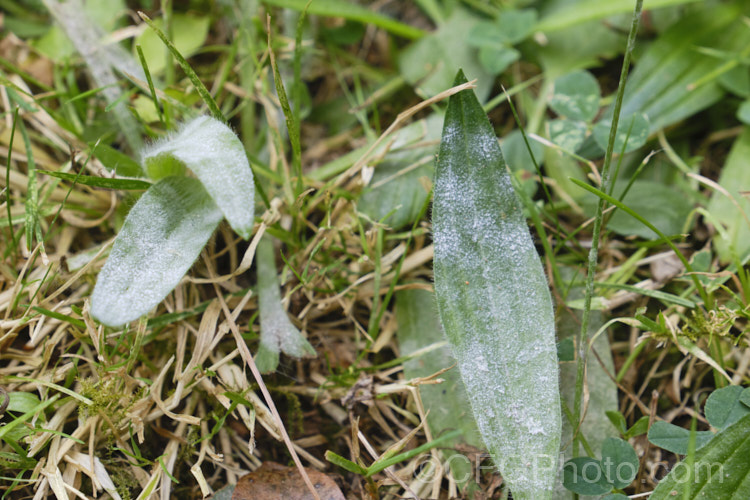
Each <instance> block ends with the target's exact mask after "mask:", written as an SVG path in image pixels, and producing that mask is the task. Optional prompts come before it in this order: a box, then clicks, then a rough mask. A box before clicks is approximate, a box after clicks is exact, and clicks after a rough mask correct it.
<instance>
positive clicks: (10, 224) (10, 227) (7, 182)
mask: <svg viewBox="0 0 750 500" xmlns="http://www.w3.org/2000/svg"><path fill="white" fill-rule="evenodd" d="M16 123H18V106H16V109H15V110H13V125H12V126H11V129H10V142H9V144H8V159H7V160H6V162H5V189H6V190H7V194H6V195H5V208H6V209H7V211H8V230H10V235H11V241H12V243H13V249H14V250H16V252H18V247H17V245H18V242H17V241H16V233H15V232H14V231H13V220H12V216H11V213H10V205H11V203H10V160H11V158H12V156H13V138H14V137H15V136H16Z"/></svg>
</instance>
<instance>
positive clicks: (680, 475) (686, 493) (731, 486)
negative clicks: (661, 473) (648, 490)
mask: <svg viewBox="0 0 750 500" xmlns="http://www.w3.org/2000/svg"><path fill="white" fill-rule="evenodd" d="M673 498H682V499H684V498H688V499H691V500H692V499H702V498H715V499H719V498H720V499H722V500H745V499H747V498H750V415H747V416H745V417H743V418H742V419H741V420H739V421H738V422H736V423H735V424H733V425H731V426H730V427H728V428H726V429H725V430H723V431H721V432H720V433H719V434H717V435H716V437H714V438H713V439H712V440H711V441H709V443H708V444H707V445H705V446H704V447H703V448H701V449H700V450H698V451H697V452H696V453H695V459H694V461H693V463H692V464H690V463H689V462H679V463H678V464H676V465H675V466H674V467H673V468H672V470H671V472H670V473H669V474H668V475H667V477H665V478H664V479H662V480H661V482H660V483H659V485H658V486H657V487H656V489H655V490H654V492H653V493H652V494H651V496H650V497H649V499H650V500H671V499H673Z"/></svg>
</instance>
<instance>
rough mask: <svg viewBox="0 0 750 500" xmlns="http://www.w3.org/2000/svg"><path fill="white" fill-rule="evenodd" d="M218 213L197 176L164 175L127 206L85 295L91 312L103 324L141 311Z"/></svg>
mask: <svg viewBox="0 0 750 500" xmlns="http://www.w3.org/2000/svg"><path fill="white" fill-rule="evenodd" d="M221 219H222V214H221V211H220V210H219V208H218V207H217V206H216V204H215V203H214V202H213V200H212V199H211V197H210V196H209V194H208V193H207V192H206V190H205V189H204V188H203V186H202V185H201V183H200V181H198V180H197V179H193V178H190V177H165V178H164V179H162V180H160V181H159V182H157V183H156V184H154V185H153V186H151V188H150V189H149V190H148V191H146V193H145V194H144V195H143V196H142V197H141V198H140V199H139V200H138V202H137V203H136V204H135V206H134V207H133V208H132V209H131V210H130V213H129V214H128V217H127V219H125V223H124V224H123V226H122V230H121V231H120V234H118V235H117V239H116V240H115V244H114V246H113V247H112V252H111V253H110V255H109V258H108V259H107V262H106V263H105V264H104V267H103V268H102V270H101V272H100V273H99V277H98V280H97V282H96V287H95V288H94V292H93V294H92V295H91V314H92V315H93V316H94V318H96V319H98V320H99V321H100V322H102V323H104V324H105V325H109V326H119V325H123V324H125V323H128V322H130V321H133V320H135V319H138V318H139V317H140V316H143V315H144V314H146V313H147V312H149V311H150V310H151V309H153V308H154V307H156V305H157V304H159V302H161V301H162V299H164V297H166V296H167V294H168V293H169V292H171V291H172V289H173V288H174V287H176V286H177V284H178V283H179V282H180V279H182V277H183V276H184V275H185V273H186V272H187V271H188V269H190V266H192V265H193V262H195V259H196V258H197V257H198V255H199V254H200V252H201V249H202V248H203V247H204V246H205V245H206V242H207V241H208V239H209V238H210V237H211V234H212V233H213V231H214V229H216V226H218V224H219V222H220V221H221Z"/></svg>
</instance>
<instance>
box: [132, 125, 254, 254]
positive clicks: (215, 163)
mask: <svg viewBox="0 0 750 500" xmlns="http://www.w3.org/2000/svg"><path fill="white" fill-rule="evenodd" d="M176 162H178V165H177V166H182V167H183V168H184V167H187V168H189V169H190V170H192V171H193V173H194V174H195V175H196V177H198V179H200V181H201V183H202V184H203V186H204V187H205V188H206V191H208V194H210V195H211V198H213V200H214V202H215V203H216V205H217V206H218V207H219V209H220V210H221V211H222V213H223V214H224V217H226V219H227V221H228V222H229V224H230V225H231V226H232V229H234V230H235V231H236V232H237V234H239V235H240V236H242V237H243V238H245V239H248V238H249V237H250V234H251V233H252V231H253V223H254V220H253V216H254V208H255V207H254V206H253V201H254V195H255V184H254V183H253V173H252V170H250V164H249V163H248V161H247V156H246V155H245V149H244V148H243V147H242V143H241V142H240V140H239V138H238V137H237V136H236V135H235V134H234V132H232V129H230V128H229V127H227V126H226V125H224V124H223V123H221V122H220V121H219V120H217V119H215V118H211V117H209V116H199V117H198V118H195V119H194V120H192V121H190V122H188V123H187V124H185V125H184V126H183V127H182V128H181V129H180V130H179V131H178V132H177V134H174V135H172V136H169V137H167V138H165V139H163V140H161V141H159V142H157V143H156V144H154V145H153V146H152V147H151V148H149V149H147V150H146V151H145V152H144V154H143V163H144V167H145V169H146V172H147V173H148V174H149V175H150V176H151V177H154V178H157V179H158V178H160V177H163V176H164V174H163V173H162V172H164V171H166V172H167V173H168V174H169V175H171V174H172V173H173V172H174V169H175V163H176Z"/></svg>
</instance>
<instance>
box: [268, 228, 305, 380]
mask: <svg viewBox="0 0 750 500" xmlns="http://www.w3.org/2000/svg"><path fill="white" fill-rule="evenodd" d="M256 257H257V265H258V309H260V348H259V349H258V354H257V356H256V359H255V362H256V363H257V365H258V369H259V370H260V371H261V372H262V373H269V372H273V371H275V370H276V367H277V366H278V365H279V352H283V353H284V354H287V355H289V356H293V357H295V358H302V357H309V356H315V349H314V348H313V346H311V345H310V343H309V342H308V341H307V339H306V338H305V337H303V336H302V334H301V333H300V332H299V330H297V327H295V326H294V325H293V324H292V322H291V321H290V320H289V316H288V315H287V313H286V311H285V310H284V308H282V307H281V292H280V291H279V283H278V281H277V280H276V259H275V258H274V250H273V243H272V242H271V240H270V239H269V237H265V238H262V239H261V240H260V243H259V244H258V250H257V254H256Z"/></svg>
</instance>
